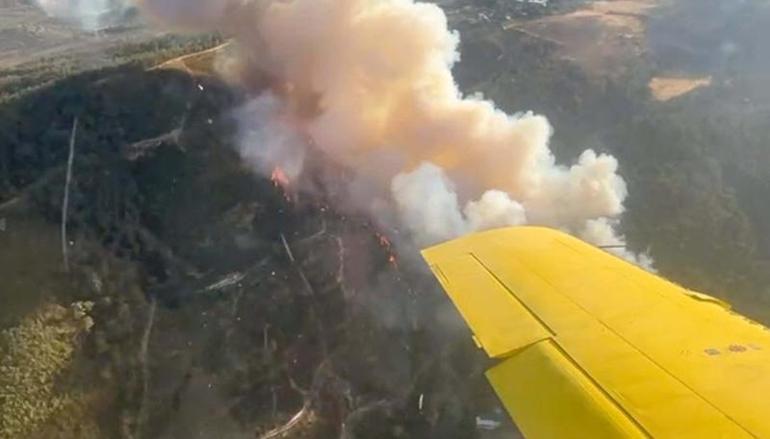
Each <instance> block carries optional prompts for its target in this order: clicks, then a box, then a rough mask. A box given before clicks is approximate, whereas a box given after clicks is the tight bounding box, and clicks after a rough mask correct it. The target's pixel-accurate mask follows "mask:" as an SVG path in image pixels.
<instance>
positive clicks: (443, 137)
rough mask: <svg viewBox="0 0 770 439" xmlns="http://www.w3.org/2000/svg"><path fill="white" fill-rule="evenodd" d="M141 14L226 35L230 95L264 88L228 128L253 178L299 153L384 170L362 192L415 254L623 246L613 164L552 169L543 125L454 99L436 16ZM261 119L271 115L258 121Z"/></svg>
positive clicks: (254, 8)
mask: <svg viewBox="0 0 770 439" xmlns="http://www.w3.org/2000/svg"><path fill="white" fill-rule="evenodd" d="M142 4H143V7H144V9H145V10H146V11H147V12H148V13H149V14H150V15H151V16H153V17H154V18H155V19H157V20H158V21H160V22H161V23H165V24H167V25H170V26H173V27H176V28H190V29H194V30H219V31H221V32H224V33H226V34H230V35H231V36H232V37H233V38H234V40H235V42H236V45H237V55H236V57H235V59H234V60H233V62H231V63H229V68H228V74H229V75H230V76H231V77H233V78H235V80H238V81H240V84H241V85H242V86H246V87H248V86H250V85H252V84H259V87H260V89H262V90H264V88H265V84H268V85H269V88H270V89H271V91H270V92H269V93H270V94H269V95H268V97H265V96H262V97H258V98H256V100H255V102H254V103H253V104H250V105H247V106H246V107H245V108H244V111H243V112H242V115H241V117H240V120H241V122H242V125H245V128H243V131H244V132H245V133H247V134H246V135H244V136H243V142H244V143H245V146H244V147H243V148H242V150H243V151H246V153H245V155H246V157H247V158H249V159H251V160H252V161H255V162H256V166H257V168H258V169H261V170H262V171H263V172H264V171H266V169H262V168H264V167H265V166H267V165H269V166H272V165H285V166H288V167H290V168H291V169H292V172H293V173H296V172H299V171H300V170H301V168H300V167H299V166H300V163H301V160H302V157H303V153H302V148H304V147H307V145H310V144H312V145H314V147H316V148H319V149H320V150H322V151H323V152H324V153H326V155H327V156H329V157H331V158H333V159H334V160H335V161H337V162H338V163H340V164H342V165H345V166H347V167H348V168H351V169H359V170H361V169H367V168H371V167H372V163H373V161H376V160H378V159H377V158H378V157H389V158H390V160H388V161H383V162H382V164H381V166H379V169H378V171H377V172H376V173H375V174H373V175H372V177H371V178H372V179H379V180H381V181H379V182H378V184H379V185H380V187H383V188H390V190H391V192H392V198H393V202H394V204H395V206H396V207H397V209H398V216H399V217H400V219H401V221H402V227H403V228H404V229H406V230H408V231H409V232H410V233H411V234H412V235H413V238H414V239H415V240H416V242H418V243H420V244H428V243H434V242H438V241H441V240H445V239H449V238H453V237H456V236H459V235H462V234H464V233H468V232H470V231H475V230H482V229H487V228H492V227H499V226H505V225H518V224H523V223H532V224H543V225H549V226H554V227H559V228H562V229H564V230H567V231H570V232H571V233H574V234H577V235H581V236H583V237H585V238H587V239H590V240H592V241H593V242H594V243H597V244H613V245H617V244H622V243H623V239H622V237H620V236H618V235H617V234H616V233H615V231H614V229H613V224H614V221H613V219H615V218H617V217H618V216H619V215H620V214H621V213H622V212H623V201H624V199H625V197H626V186H625V183H624V181H623V179H622V178H621V177H620V176H619V175H618V174H617V170H618V163H617V161H616V160H615V159H614V158H613V157H611V156H609V155H605V154H596V153H595V152H593V151H591V150H587V151H585V152H584V153H583V154H582V155H580V157H579V158H578V159H577V161H576V162H575V163H574V164H573V165H571V166H565V165H560V164H557V163H556V161H555V159H554V156H553V154H552V153H551V151H550V149H549V140H550V137H551V133H552V129H551V126H550V125H549V123H548V121H547V120H546V118H545V117H543V116H538V115H534V114H531V113H521V114H517V115H508V114H505V113H504V112H502V111H500V110H498V109H497V108H496V107H495V105H494V104H493V103H492V102H490V101H488V100H484V99H483V98H481V97H479V96H471V97H464V96H463V95H462V93H461V92H460V90H459V89H458V87H457V85H456V83H455V81H454V78H453V77H452V66H453V64H454V63H455V62H456V61H458V59H459V54H458V43H459V35H458V34H457V33H455V32H452V31H450V30H449V28H448V25H447V19H446V16H445V14H444V13H443V11H442V10H441V9H440V8H439V7H438V6H436V5H433V4H428V3H420V2H416V1H414V0H262V1H243V0H184V1H183V0H143V3H142ZM271 102H272V103H271ZM270 107H273V109H274V111H275V114H274V115H270V114H265V112H264V111H265V109H267V111H268V112H269V111H271V110H270ZM270 120H280V121H281V127H280V128H279V131H280V132H282V133H283V134H278V135H276V134H275V133H268V134H269V135H266V134H265V133H266V131H265V128H264V121H270ZM254 127H256V128H254ZM287 129H288V130H289V131H291V130H293V131H294V132H295V134H291V133H289V132H288V131H286V130H287ZM249 132H252V133H257V134H256V136H255V135H253V134H252V135H249V134H248V133H249ZM297 139H300V141H297ZM302 139H309V140H308V141H302ZM287 145H288V146H287ZM298 145H305V146H298ZM283 148H286V149H285V151H286V153H283V152H280V151H281V150H283ZM256 151H261V152H256ZM284 162H285V163H284ZM394 164H398V166H395V165H394ZM628 256H630V255H628Z"/></svg>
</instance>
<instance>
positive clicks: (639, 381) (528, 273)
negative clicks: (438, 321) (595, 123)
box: [423, 227, 770, 438]
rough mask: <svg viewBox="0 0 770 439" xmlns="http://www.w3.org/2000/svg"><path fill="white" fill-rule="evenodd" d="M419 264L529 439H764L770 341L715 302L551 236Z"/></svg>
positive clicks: (515, 236) (534, 233) (436, 253)
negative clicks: (450, 305)
mask: <svg viewBox="0 0 770 439" xmlns="http://www.w3.org/2000/svg"><path fill="white" fill-rule="evenodd" d="M423 256H424V257H425V259H426V261H427V262H428V264H429V265H430V267H431V269H432V270H433V272H434V273H435V275H436V277H437V278H438V279H439V281H440V283H441V285H442V286H443V288H444V289H445V290H446V292H447V293H448V295H449V296H450V298H451V299H452V301H453V302H454V304H455V305H456V307H457V308H458V310H459V311H460V313H461V314H462V316H463V318H464V319H465V320H466V322H467V323H468V326H469V327H470V328H471V330H472V332H473V334H474V338H475V340H476V342H477V344H478V345H479V346H480V347H481V348H482V349H484V351H485V352H486V353H487V354H488V355H489V356H490V357H491V358H495V359H499V360H500V363H499V364H498V365H497V366H495V367H493V368H492V369H491V370H489V371H488V373H487V377H488V378H489V380H490V382H491V384H492V386H493V387H494V389H495V391H496V392H497V394H498V396H499V397H500V399H501V400H502V402H503V404H504V405H505V407H506V409H507V410H508V411H509V413H510V414H511V416H512V417H513V419H514V421H515V422H516V423H517V425H518V426H519V428H520V429H521V430H522V432H523V433H524V434H525V436H527V437H528V438H570V437H583V438H585V437H590V438H616V437H660V438H668V437H676V438H683V437H697V438H710V437H723V438H741V437H769V438H770V404H768V403H767V395H770V332H768V331H767V329H765V328H764V327H762V326H760V325H758V324H756V323H754V322H751V321H749V320H747V319H745V318H743V317H741V316H739V315H737V314H734V313H732V312H731V311H730V310H729V307H728V306H727V305H726V304H724V303H723V302H720V301H718V300H716V299H713V298H711V297H709V296H705V295H702V294H699V293H694V292H691V291H688V290H686V289H684V288H682V287H680V286H678V285H675V284H673V283H670V282H668V281H666V280H664V279H662V278H659V277H657V276H655V275H653V274H650V273H648V272H646V271H644V270H642V269H640V268H638V267H635V266H634V265H632V264H629V263H627V262H625V261H623V260H621V259H619V258H616V257H615V256H612V255H610V254H608V253H606V252H604V251H602V250H599V249H597V248H595V247H593V246H590V245H588V244H586V243H584V242H582V241H580V240H578V239H576V238H573V237H571V236H569V235H567V234H564V233H561V232H558V231H554V230H551V229H545V228H537V227H515V228H508V229H500V230H494V231H490V232H483V233H479V234H476V235H471V236H468V237H465V238H461V239H458V240H455V241H451V242H448V243H445V244H441V245H438V246H435V247H432V248H429V249H427V250H425V251H424V252H423Z"/></svg>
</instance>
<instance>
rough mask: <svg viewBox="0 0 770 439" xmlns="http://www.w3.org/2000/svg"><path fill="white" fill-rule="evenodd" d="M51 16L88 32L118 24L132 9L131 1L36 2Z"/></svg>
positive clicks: (43, 0) (70, 0) (81, 0)
mask: <svg viewBox="0 0 770 439" xmlns="http://www.w3.org/2000/svg"><path fill="white" fill-rule="evenodd" d="M36 2H37V4H38V5H39V6H40V7H41V8H42V9H43V10H44V11H45V12H46V13H47V14H48V15H50V16H52V17H57V18H61V19H65V20H71V21H75V22H77V23H78V24H79V25H80V26H81V27H82V28H84V29H86V30H99V29H103V28H105V27H110V26H113V25H115V24H118V23H119V22H120V21H121V19H122V18H123V17H124V15H125V13H126V12H127V11H128V10H129V9H131V7H132V6H131V2H130V0H36Z"/></svg>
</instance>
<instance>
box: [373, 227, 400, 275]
mask: <svg viewBox="0 0 770 439" xmlns="http://www.w3.org/2000/svg"><path fill="white" fill-rule="evenodd" d="M376 235H377V239H378V240H379V242H380V246H381V247H382V248H383V249H385V251H386V252H387V253H388V262H389V263H390V264H391V265H393V266H394V267H396V268H398V261H397V259H396V253H395V252H394V251H393V244H392V243H391V242H390V240H389V239H388V238H387V237H386V236H385V235H383V234H381V233H376Z"/></svg>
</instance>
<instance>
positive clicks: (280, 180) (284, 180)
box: [270, 166, 292, 202]
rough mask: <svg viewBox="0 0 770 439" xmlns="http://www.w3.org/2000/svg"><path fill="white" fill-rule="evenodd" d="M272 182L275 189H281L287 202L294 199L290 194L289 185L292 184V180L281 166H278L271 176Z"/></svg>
mask: <svg viewBox="0 0 770 439" xmlns="http://www.w3.org/2000/svg"><path fill="white" fill-rule="evenodd" d="M270 181H272V182H273V185H274V186H275V187H277V188H280V189H281V191H282V192H283V198H285V199H286V201H289V202H291V199H292V197H291V195H290V194H289V185H290V184H291V180H289V177H288V176H287V175H286V172H284V171H283V169H282V168H281V167H280V166H276V167H275V168H274V169H273V172H272V173H271V174H270Z"/></svg>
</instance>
